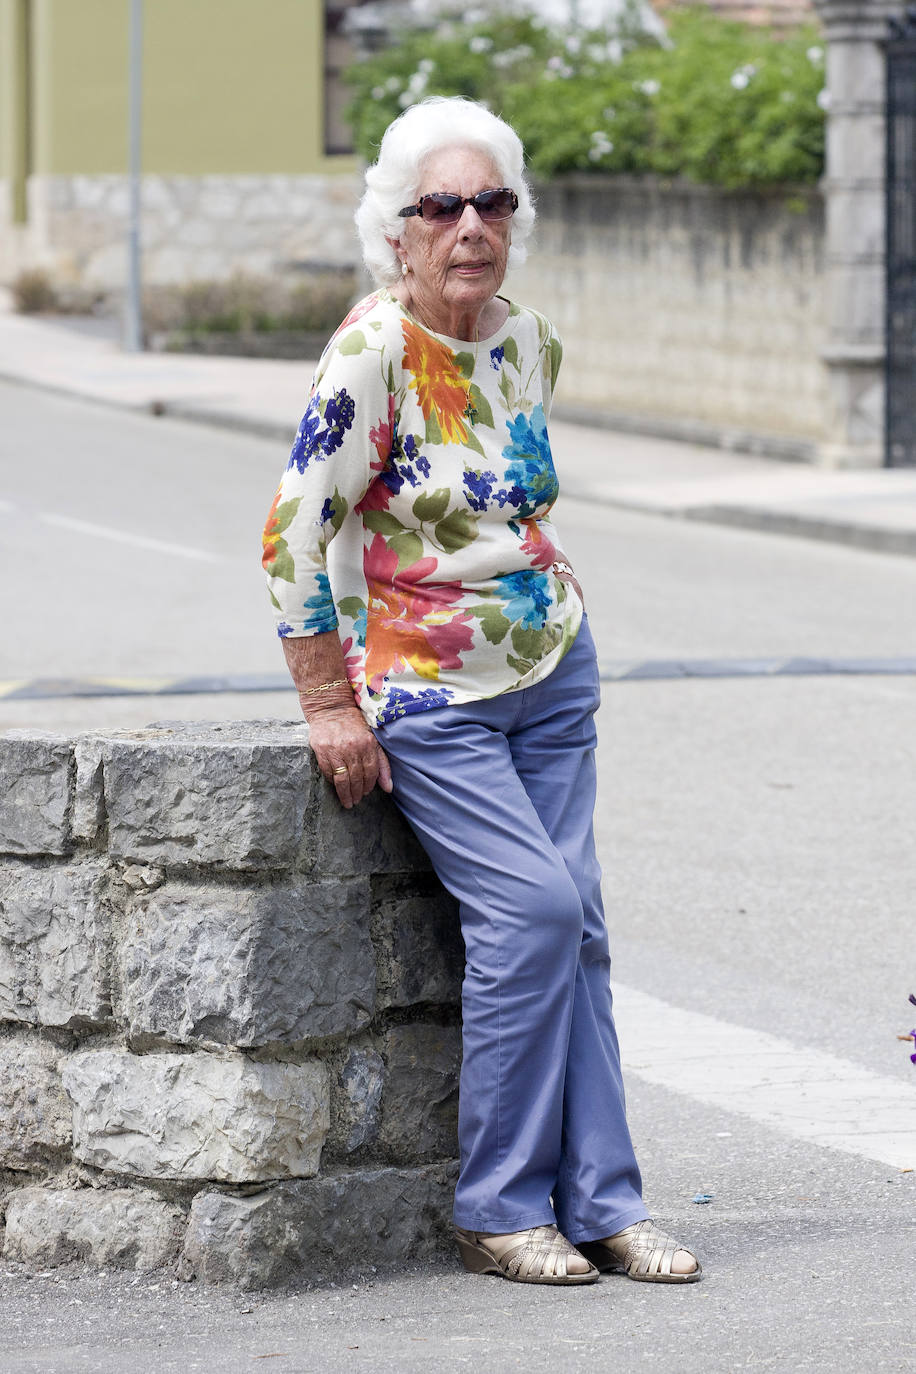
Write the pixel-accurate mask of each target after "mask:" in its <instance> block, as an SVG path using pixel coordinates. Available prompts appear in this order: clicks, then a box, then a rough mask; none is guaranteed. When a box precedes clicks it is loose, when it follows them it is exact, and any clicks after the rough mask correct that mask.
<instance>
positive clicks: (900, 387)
mask: <svg viewBox="0 0 916 1374" xmlns="http://www.w3.org/2000/svg"><path fill="white" fill-rule="evenodd" d="M886 50H887V363H886V383H887V386H886V398H887V399H886V407H887V409H886V428H885V436H886V437H885V463H886V465H887V466H888V467H916V5H910V6H908V7H907V11H906V15H905V17H904V18H903V19H902V20H899V21H898V20H892V21H891V32H890V36H889V38H888V40H887V44H886Z"/></svg>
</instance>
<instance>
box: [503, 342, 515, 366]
mask: <svg viewBox="0 0 916 1374" xmlns="http://www.w3.org/2000/svg"><path fill="white" fill-rule="evenodd" d="M503 362H505V363H511V364H512V366H513V367H514V368H515V370H516V372H517V371H518V344H517V343H516V342H515V340H514V339H513V338H512V337H511V335H510V337H509V338H508V339H507V340H506V342H505V343H504V344H503Z"/></svg>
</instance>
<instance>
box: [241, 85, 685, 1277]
mask: <svg viewBox="0 0 916 1374" xmlns="http://www.w3.org/2000/svg"><path fill="white" fill-rule="evenodd" d="M522 169H523V154H522V147H521V144H520V142H519V139H518V137H517V136H516V134H515V133H514V132H513V130H512V129H510V128H509V127H508V126H507V125H506V124H504V123H503V122H502V121H501V120H499V119H497V118H496V117H495V116H493V115H492V114H490V113H489V112H488V111H487V110H486V109H484V108H483V107H481V106H478V105H475V104H473V103H471V102H468V101H465V100H460V99H448V100H444V99H433V100H427V101H424V102H423V103H422V104H420V105H417V106H414V107H413V108H411V109H409V110H407V111H406V113H405V114H403V115H402V116H401V117H400V118H399V119H397V120H395V122H394V123H393V124H392V125H391V127H390V128H389V129H388V131H387V133H386V134H385V137H384V139H383V141H382V144H381V149H380V152H379V158H378V162H377V163H376V165H375V166H374V167H372V168H370V169H369V171H368V172H367V173H366V191H365V195H364V197H363V200H362V203H361V205H360V207H359V210H358V212H357V216H356V218H357V224H358V227H359V231H360V235H361V238H362V243H363V250H364V254H365V259H366V263H367V264H368V266H369V268H370V270H371V271H372V273H373V274H374V276H375V278H376V280H377V281H378V282H379V284H380V285H379V289H378V290H377V291H375V292H374V293H373V294H372V295H370V296H368V297H367V298H366V299H365V300H363V301H361V302H360V303H359V305H357V306H356V307H355V308H354V309H353V310H351V312H350V314H349V315H348V316H347V318H346V319H345V320H344V322H343V324H342V325H341V326H340V328H339V329H338V331H337V333H336V334H335V335H334V337H333V338H332V339H331V341H330V343H329V344H328V346H327V347H326V349H325V351H324V353H323V354H322V356H321V359H320V361H319V363H318V368H317V371H316V373H315V378H314V383H313V387H312V392H311V396H310V400H309V405H308V409H307V411H306V413H305V417H304V419H303V420H302V424H301V425H300V428H299V432H298V435H297V438H296V442H295V445H294V447H293V451H292V456H291V457H290V460H289V466H288V467H287V469H286V473H285V475H284V477H283V480H282V482H281V485H280V489H279V491H278V493H277V496H276V499H275V501H274V504H273V507H272V509H271V511H270V515H269V517H268V522H267V529H266V532H265V554H264V565H265V568H266V570H267V573H268V575H269V579H270V586H271V592H272V596H273V601H274V605H275V607H276V612H277V618H278V629H279V634H280V635H281V637H282V642H283V647H284V650H285V653H286V658H287V662H288V664H289V668H290V671H291V673H292V677H293V680H294V682H295V685H296V688H297V689H298V693H299V700H300V702H301V705H302V710H303V712H304V714H305V717H306V719H307V720H308V724H309V731H310V743H311V748H312V750H313V751H314V753H315V756H316V758H317V761H318V765H319V767H320V769H321V771H322V773H323V774H324V776H325V777H326V778H327V779H328V780H329V781H330V782H331V783H332V784H333V785H334V787H335V788H336V790H337V795H338V797H339V798H340V801H341V802H342V804H343V805H344V806H345V807H350V806H353V805H355V804H356V803H357V802H358V801H359V800H360V799H361V798H362V797H364V796H365V795H366V794H367V793H368V792H370V791H371V790H372V788H373V787H374V786H375V785H376V784H378V785H379V786H380V787H382V788H383V789H384V790H385V791H392V792H393V793H394V799H395V801H396V802H397V805H398V806H399V807H400V809H401V811H402V812H403V814H404V815H405V817H406V818H407V820H408V822H409V823H410V825H411V827H412V828H413V830H414V831H415V832H416V834H417V836H418V838H419V840H420V842H421V844H422V845H423V846H424V848H425V849H426V851H427V853H428V854H429V856H430V859H431V861H432V863H433V866H434V868H435V870H436V872H437V874H438V875H439V877H440V879H441V881H442V883H443V884H444V886H445V887H446V888H448V890H449V891H450V892H452V893H453V894H454V895H455V897H456V898H457V899H458V903H459V909H460V918H461V930H462V935H463V937H464V943H465V949H466V968H465V977H464V985H463V994H462V1009H463V1049H464V1056H463V1064H462V1070H461V1084H460V1102H459V1126H458V1129H459V1140H460V1151H461V1169H460V1175H459V1179H458V1183H457V1187H456V1192H455V1212H454V1216H455V1225H456V1232H455V1234H456V1239H457V1243H458V1249H459V1252H460V1254H461V1257H462V1259H463V1261H464V1263H465V1266H466V1267H467V1268H468V1269H469V1270H471V1271H472V1272H474V1273H480V1274H502V1275H504V1276H505V1277H507V1278H511V1279H515V1280H517V1281H521V1282H526V1283H554V1284H561V1283H562V1284H578V1283H589V1282H591V1281H593V1280H594V1279H596V1278H597V1277H598V1275H599V1271H607V1270H612V1269H622V1270H623V1271H625V1272H626V1273H627V1274H629V1276H630V1277H631V1278H634V1279H641V1280H645V1281H653V1282H666V1283H676V1282H677V1283H685V1282H689V1281H690V1280H693V1279H696V1278H698V1277H699V1275H700V1266H699V1264H698V1263H697V1261H696V1259H695V1257H694V1256H693V1255H692V1254H691V1253H690V1251H688V1250H685V1249H682V1248H680V1247H679V1246H678V1245H677V1244H676V1243H675V1242H674V1241H673V1240H672V1239H671V1238H670V1237H668V1236H666V1235H665V1234H664V1233H663V1232H661V1231H659V1230H658V1229H657V1228H656V1227H655V1226H654V1224H653V1223H652V1221H651V1220H649V1219H648V1214H647V1212H646V1208H645V1206H644V1204H643V1201H642V1197H641V1192H640V1176H639V1170H638V1167H637V1164H636V1160H635V1158H634V1155H633V1148H632V1145H631V1143H630V1136H629V1131H628V1129H627V1122H626V1116H625V1112H624V1098H623V1084H622V1082H621V1073H620V1059H619V1053H618V1048H617V1039H616V1035H615V1032H614V1025H613V1021H612V1017H611V995H610V990H609V985H608V973H609V967H610V960H609V955H608V945H607V936H606V931H605V925H604V917H603V913H602V907H601V896H600V891H599V882H600V872H599V868H598V863H597V860H596V857H595V847H594V840H593V835H592V812H593V809H594V802H595V763H594V745H595V732H594V725H593V716H594V713H595V710H596V708H597V706H598V674H597V669H596V660H595V651H594V646H593V643H592V639H591V636H590V634H589V630H588V625H587V622H586V620H585V617H584V612H583V600H582V592H581V589H580V587H579V583H578V582H577V580H576V576H575V574H574V572H573V570H572V568H571V567H570V564H569V561H568V559H567V558H566V557H565V555H564V554H563V553H562V552H561V550H560V547H559V544H558V540H557V534H556V530H555V529H554V527H553V525H552V523H551V520H550V510H551V507H552V506H553V504H554V502H555V501H556V499H557V493H558V486H557V477H556V473H555V471H554V465H553V459H552V456H551V451H550V443H549V440H548V437H547V416H548V413H549V411H550V402H551V397H552V394H553V389H554V386H555V384H556V379H557V371H558V368H559V365H560V357H561V345H560V340H559V339H558V337H557V335H556V334H555V332H554V330H553V328H552V326H551V325H550V323H549V321H548V320H546V319H544V317H543V316H541V315H539V314H537V313H536V312H535V311H533V310H529V309H525V308H523V307H520V306H518V305H516V304H515V303H514V302H512V301H510V300H508V299H507V298H506V297H505V296H502V295H500V294H499V291H500V287H501V286H502V282H503V277H504V275H505V272H506V268H507V265H508V264H509V263H511V262H512V260H513V259H514V260H515V261H521V260H522V259H523V254H524V250H523V244H524V241H525V239H526V238H527V236H528V234H529V233H530V230H531V228H532V224H533V221H534V209H533V206H532V202H531V196H530V193H529V190H528V187H527V185H526V182H525V177H524V175H523V170H522Z"/></svg>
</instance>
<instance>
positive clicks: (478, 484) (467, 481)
mask: <svg viewBox="0 0 916 1374" xmlns="http://www.w3.org/2000/svg"><path fill="white" fill-rule="evenodd" d="M495 481H496V473H495V472H473V471H472V470H471V469H470V468H469V469H468V470H467V471H466V472H465V474H464V485H465V486H466V487H467V492H466V493H465V496H466V497H467V503H468V505H469V506H470V507H471V510H480V511H484V510H486V508H487V501H488V499H489V497H490V495H491V493H492V491H493V483H494V482H495ZM497 499H498V498H497ZM500 505H502V502H501V501H500Z"/></svg>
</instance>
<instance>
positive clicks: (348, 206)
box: [0, 174, 359, 291]
mask: <svg viewBox="0 0 916 1374" xmlns="http://www.w3.org/2000/svg"><path fill="white" fill-rule="evenodd" d="M142 195H143V201H142V205H143V223H142V238H143V279H144V283H145V284H146V285H151V286H156V285H168V284H172V283H175V282H187V281H202V280H220V279H223V278H226V277H230V276H232V275H233V274H234V273H236V272H244V273H247V274H250V275H253V276H265V277H271V278H276V277H278V276H279V277H283V276H287V275H289V274H290V273H296V272H301V271H303V270H312V271H315V270H321V269H323V268H327V267H345V268H348V269H349V268H351V267H352V266H353V265H354V263H355V262H356V260H357V258H358V256H359V255H358V252H357V246H356V234H355V230H354V227H353V211H354V209H355V207H356V198H357V180H356V178H355V176H349V175H339V174H338V175H328V176H317V175H316V176H216V175H211V176H152V175H150V176H145V177H144V178H143V192H142ZM2 204H3V199H2V198H0V208H2ZM127 213H128V189H127V182H126V179H125V178H124V177H123V176H114V175H109V176H49V175H35V176H32V177H30V178H29V184H28V224H27V226H24V227H21V228H19V229H18V231H17V232H16V233H15V234H13V233H8V232H7V230H6V227H5V218H8V215H7V216H6V217H3V218H0V229H2V232H0V282H3V281H7V282H8V281H10V280H11V279H12V278H13V277H14V276H15V275H16V272H17V271H18V270H20V268H22V267H26V266H28V267H36V266H37V267H43V268H46V269H47V270H48V271H49V272H50V273H51V275H52V276H53V277H54V278H56V279H58V280H62V281H64V282H68V283H73V284H75V285H79V286H82V287H86V288H90V289H93V288H98V289H101V290H107V291H121V290H123V287H124V280H125V270H126V269H125V263H126V248H125V239H126V233H127Z"/></svg>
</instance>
